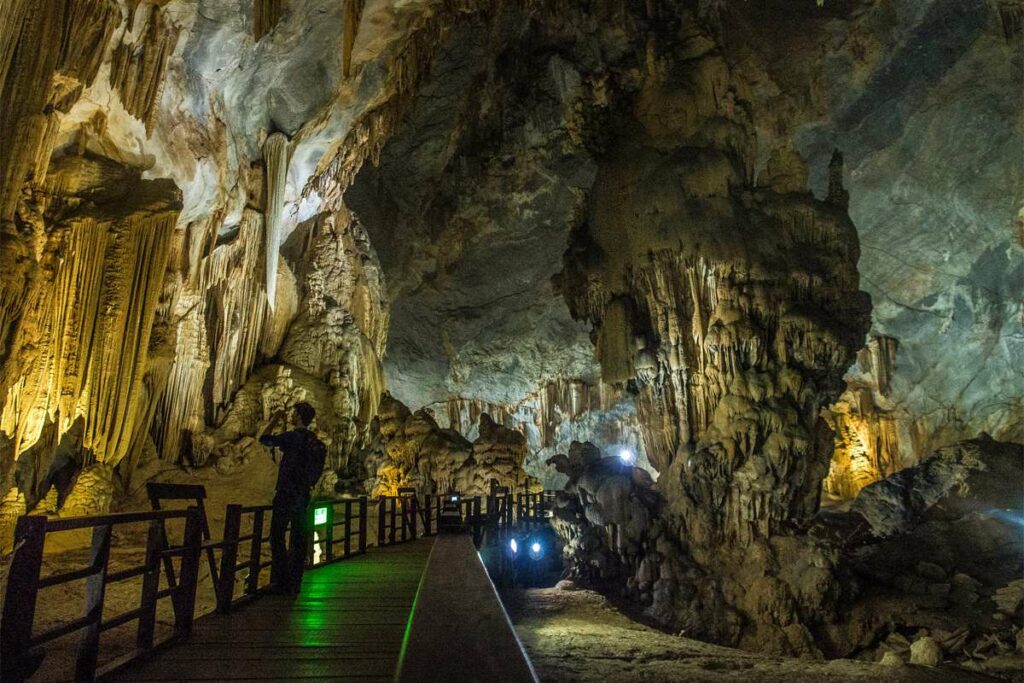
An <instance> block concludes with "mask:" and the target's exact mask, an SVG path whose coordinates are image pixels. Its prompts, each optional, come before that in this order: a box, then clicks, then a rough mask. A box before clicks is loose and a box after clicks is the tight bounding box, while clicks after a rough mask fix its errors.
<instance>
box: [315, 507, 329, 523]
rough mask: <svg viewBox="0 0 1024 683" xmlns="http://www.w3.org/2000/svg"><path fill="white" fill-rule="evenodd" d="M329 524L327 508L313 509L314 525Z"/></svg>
mask: <svg viewBox="0 0 1024 683" xmlns="http://www.w3.org/2000/svg"><path fill="white" fill-rule="evenodd" d="M322 524H327V508H326V507H322V508H316V509H314V510H313V526H320V525H322Z"/></svg>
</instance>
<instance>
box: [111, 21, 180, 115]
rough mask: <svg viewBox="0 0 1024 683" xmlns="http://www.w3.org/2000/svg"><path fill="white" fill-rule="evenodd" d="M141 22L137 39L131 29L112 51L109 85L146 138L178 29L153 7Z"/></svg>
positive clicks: (133, 27) (131, 27) (176, 40)
mask: <svg viewBox="0 0 1024 683" xmlns="http://www.w3.org/2000/svg"><path fill="white" fill-rule="evenodd" d="M140 16H141V15H140V13H138V12H136V13H134V14H133V21H134V22H138V21H139V20H140V19H139V17H140ZM144 21H145V22H146V23H145V27H144V28H143V29H141V31H139V34H138V38H136V39H134V40H133V39H132V33H133V32H134V31H135V30H136V27H135V26H134V25H132V26H130V27H129V28H130V29H131V32H129V33H127V34H126V36H125V38H124V39H122V42H121V43H120V44H119V45H118V46H117V47H116V48H115V49H114V54H113V58H112V62H111V65H110V85H111V87H112V88H114V89H115V90H117V92H118V93H119V94H120V96H121V102H122V103H123V104H124V108H125V109H126V110H127V111H128V113H130V114H131V115H132V116H134V117H135V118H137V119H139V120H140V121H142V122H143V123H144V124H145V126H146V133H147V134H149V133H152V131H153V125H154V123H155V117H156V113H157V109H158V107H157V105H159V103H160V95H161V93H162V92H163V85H164V77H165V72H166V70H167V64H168V62H169V61H170V57H171V54H172V53H173V52H174V49H175V46H176V45H177V44H178V28H177V27H176V26H175V25H174V24H173V23H171V22H170V21H169V20H168V19H167V18H165V16H164V14H163V12H162V11H161V9H160V7H159V6H157V5H153V6H152V7H151V8H150V12H149V14H148V15H147V16H146V18H145V19H144Z"/></svg>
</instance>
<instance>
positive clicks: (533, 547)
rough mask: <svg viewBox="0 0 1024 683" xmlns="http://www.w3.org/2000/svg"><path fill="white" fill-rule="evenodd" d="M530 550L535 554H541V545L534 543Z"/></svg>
mask: <svg viewBox="0 0 1024 683" xmlns="http://www.w3.org/2000/svg"><path fill="white" fill-rule="evenodd" d="M530 550H532V551H533V552H534V553H539V552H540V543H534V544H533V545H531V546H530Z"/></svg>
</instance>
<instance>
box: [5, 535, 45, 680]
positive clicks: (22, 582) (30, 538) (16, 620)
mask: <svg viewBox="0 0 1024 683" xmlns="http://www.w3.org/2000/svg"><path fill="white" fill-rule="evenodd" d="M45 540H46V517H44V516H42V515H25V516H23V517H21V518H20V519H18V523H17V526H16V527H15V529H14V557H13V558H12V559H11V569H10V573H9V574H8V576H7V593H6V595H5V597H4V609H3V615H2V616H0V680H3V681H11V683H21V681H24V680H25V679H27V678H28V677H29V676H30V675H31V674H32V671H30V670H29V669H30V668H31V666H30V662H31V658H30V657H29V644H30V643H31V642H32V621H33V620H34V618H35V612H36V593H38V591H39V569H40V567H42V564H43V542H44V541H45Z"/></svg>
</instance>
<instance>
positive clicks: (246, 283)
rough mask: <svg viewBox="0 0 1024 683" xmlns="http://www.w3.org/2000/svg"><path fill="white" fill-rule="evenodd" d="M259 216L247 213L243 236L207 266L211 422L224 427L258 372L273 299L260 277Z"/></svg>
mask: <svg viewBox="0 0 1024 683" xmlns="http://www.w3.org/2000/svg"><path fill="white" fill-rule="evenodd" d="M262 222H263V221H262V220H261V219H260V216H259V214H257V213H255V212H253V211H250V210H247V211H246V212H245V213H244V214H243V216H242V221H241V223H239V226H238V235H237V236H236V237H235V239H234V241H232V242H231V243H230V244H227V245H222V246H220V247H218V248H217V249H215V250H214V251H213V253H212V254H211V255H210V257H209V258H207V259H206V260H205V261H204V262H203V264H202V274H201V282H200V286H199V291H200V292H205V294H204V296H205V297H206V323H205V326H206V328H207V333H208V337H207V340H208V344H209V347H210V358H211V359H212V365H211V367H210V369H209V374H208V376H207V380H206V382H207V385H208V390H207V399H206V400H207V401H208V402H209V403H208V406H207V419H208V420H209V421H210V422H211V423H214V424H216V423H218V422H220V420H221V419H222V418H223V416H224V410H225V409H226V408H227V406H228V404H229V403H230V401H231V399H232V397H233V396H234V394H235V392H236V391H238V389H239V388H241V386H242V385H243V384H244V383H245V381H246V379H248V377H249V373H250V372H251V371H252V367H253V365H254V363H255V361H256V358H257V354H258V352H259V348H260V340H261V339H262V335H263V326H264V324H265V320H266V316H267V301H268V299H267V296H266V295H265V294H264V291H263V283H262V282H261V280H260V278H259V277H257V272H258V270H259V265H260V262H261V260H262V259H261V258H260V247H261V242H262V241H263V240H262V239H261V238H262V237H263V235H261V234H260V233H261V229H260V228H261V223H262Z"/></svg>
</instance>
